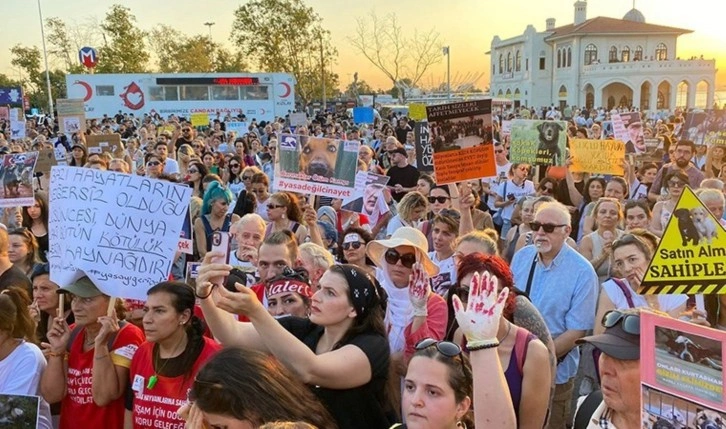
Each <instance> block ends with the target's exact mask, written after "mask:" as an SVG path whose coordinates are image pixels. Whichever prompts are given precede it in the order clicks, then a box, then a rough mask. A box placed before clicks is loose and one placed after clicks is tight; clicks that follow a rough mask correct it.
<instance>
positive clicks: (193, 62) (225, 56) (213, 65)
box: [148, 24, 247, 73]
mask: <svg viewBox="0 0 726 429" xmlns="http://www.w3.org/2000/svg"><path fill="white" fill-rule="evenodd" d="M148 38H149V44H150V45H151V48H152V50H153V52H154V53H155V54H156V56H157V58H158V69H159V71H160V72H163V73H195V72H239V71H243V70H245V69H246V68H247V66H246V65H245V62H244V58H243V56H242V55H241V53H239V52H237V53H235V54H232V53H230V52H229V51H228V50H227V49H224V48H223V47H222V46H221V45H220V44H219V43H215V42H213V41H211V40H210V39H209V37H208V36H202V35H196V36H192V37H188V36H186V35H184V34H183V33H182V32H180V31H179V30H177V29H175V28H172V27H171V26H168V25H165V24H160V25H157V26H156V27H154V28H153V29H152V30H151V32H149V36H148Z"/></svg>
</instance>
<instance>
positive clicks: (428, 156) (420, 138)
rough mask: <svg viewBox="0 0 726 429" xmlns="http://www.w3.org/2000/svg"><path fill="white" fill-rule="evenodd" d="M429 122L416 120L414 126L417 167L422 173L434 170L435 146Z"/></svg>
mask: <svg viewBox="0 0 726 429" xmlns="http://www.w3.org/2000/svg"><path fill="white" fill-rule="evenodd" d="M430 134H431V133H430V129H429V123H428V122H426V121H420V122H416V125H415V126H414V127H413V135H414V141H415V142H416V168H417V169H418V171H420V172H422V173H431V172H432V171H434V148H433V147H432V146H431V135H430Z"/></svg>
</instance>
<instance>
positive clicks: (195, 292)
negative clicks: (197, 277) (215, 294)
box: [194, 283, 217, 299]
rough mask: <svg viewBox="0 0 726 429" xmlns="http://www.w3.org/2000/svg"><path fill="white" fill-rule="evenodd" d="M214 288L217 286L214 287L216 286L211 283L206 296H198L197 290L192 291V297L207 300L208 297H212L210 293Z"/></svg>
mask: <svg viewBox="0 0 726 429" xmlns="http://www.w3.org/2000/svg"><path fill="white" fill-rule="evenodd" d="M215 286H217V285H216V284H214V283H212V285H211V286H209V293H207V294H206V295H200V294H199V292H198V291H197V290H194V296H196V297H197V298H199V299H207V298H209V297H210V296H212V291H213V290H214V287H215Z"/></svg>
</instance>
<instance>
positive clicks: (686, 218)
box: [673, 209, 700, 246]
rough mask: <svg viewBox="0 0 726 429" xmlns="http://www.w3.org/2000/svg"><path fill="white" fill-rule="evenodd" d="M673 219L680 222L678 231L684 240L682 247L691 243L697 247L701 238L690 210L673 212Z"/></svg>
mask: <svg viewBox="0 0 726 429" xmlns="http://www.w3.org/2000/svg"><path fill="white" fill-rule="evenodd" d="M673 217H675V218H676V219H677V220H678V231H680V232H681V240H682V244H681V245H682V246H685V245H686V244H688V242H689V241H690V242H693V245H694V246H697V245H698V241H699V238H700V236H699V235H698V229H696V225H694V224H693V219H691V213H690V212H689V211H688V209H676V210H675V211H673Z"/></svg>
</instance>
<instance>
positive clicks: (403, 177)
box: [386, 164, 421, 202]
mask: <svg viewBox="0 0 726 429" xmlns="http://www.w3.org/2000/svg"><path fill="white" fill-rule="evenodd" d="M420 175H421V173H420V172H419V171H418V169H416V167H414V166H413V165H410V164H409V165H407V166H405V167H403V168H401V167H396V166H395V165H394V166H392V167H391V168H389V169H388V172H387V173H386V176H388V177H390V178H391V180H389V181H388V186H396V185H401V186H403V187H404V188H413V187H414V186H416V183H417V182H418V177H419V176H420ZM404 195H406V192H393V191H391V196H393V199H394V200H396V202H399V201H401V198H403V196H404Z"/></svg>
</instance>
